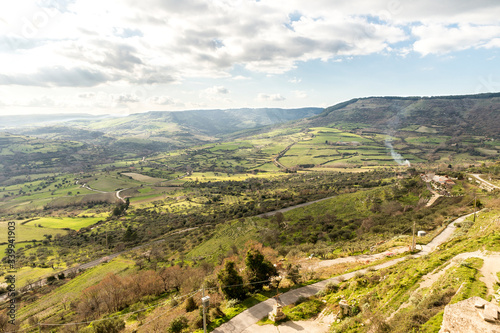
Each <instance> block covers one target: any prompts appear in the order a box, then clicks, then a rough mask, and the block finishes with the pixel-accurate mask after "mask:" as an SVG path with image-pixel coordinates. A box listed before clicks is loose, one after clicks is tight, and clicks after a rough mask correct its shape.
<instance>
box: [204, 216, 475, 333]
mask: <svg viewBox="0 0 500 333" xmlns="http://www.w3.org/2000/svg"><path fill="white" fill-rule="evenodd" d="M470 215H472V214H467V215H464V216H462V217H459V218H458V219H456V220H455V221H453V222H452V223H450V224H449V225H448V226H447V227H446V228H445V229H444V230H443V231H442V232H441V233H440V234H439V235H437V236H436V237H435V238H434V239H433V240H432V241H431V242H430V243H429V244H427V245H424V246H422V251H420V252H419V253H417V254H415V255H412V256H406V257H403V258H397V259H393V260H390V261H387V262H385V263H382V264H379V265H376V266H373V267H371V268H370V269H375V270H379V269H381V268H386V267H390V266H393V265H396V264H398V263H400V262H402V261H404V260H407V259H410V258H418V257H421V256H424V255H427V254H429V253H430V252H432V251H434V250H435V249H436V248H437V247H439V245H441V244H443V243H444V242H445V241H447V240H448V239H449V238H450V236H451V235H452V234H453V232H454V231H455V229H456V226H455V224H456V223H460V222H463V221H464V220H465V219H466V218H467V217H468V216H470ZM376 255H380V253H379V254H376ZM376 255H372V256H376ZM339 259H346V258H339ZM335 260H338V259H335ZM335 260H331V261H330V263H331V264H333V263H334V262H335V263H339V262H338V261H335ZM354 260H355V259H354ZM367 271H368V270H367V269H361V270H357V271H355V272H351V273H347V274H343V275H340V276H337V277H334V278H330V279H327V280H323V281H320V282H317V283H314V284H311V285H309V286H305V287H302V288H298V289H294V290H290V291H288V292H286V293H284V294H282V295H281V296H280V298H281V301H282V302H283V303H284V304H285V305H288V304H291V303H294V302H295V301H296V300H297V299H298V298H299V297H300V296H303V297H310V296H312V295H314V294H316V293H317V292H318V291H320V290H322V289H323V288H324V287H325V286H326V285H327V284H328V283H329V282H335V283H339V282H341V281H342V280H348V279H350V278H352V277H354V276H355V275H356V273H362V274H366V273H367ZM273 304H274V299H268V300H266V301H264V302H261V303H259V304H257V305H254V306H253V307H251V308H250V309H247V310H245V311H243V312H242V313H240V314H239V315H237V316H236V317H234V318H233V319H231V320H230V321H228V322H227V323H225V324H223V325H221V326H220V327H218V328H216V329H215V330H214V331H213V332H214V333H239V332H245V333H249V332H252V333H253V332H259V333H262V332H267V331H264V329H268V328H267V327H266V328H264V327H265V326H252V325H254V324H255V323H256V322H257V321H259V320H261V319H262V318H264V317H265V316H267V314H268V313H269V312H270V311H271V310H272V305H273ZM250 327H252V329H253V330H251V331H250V330H249V329H250ZM272 327H273V328H275V326H272ZM279 327H281V326H279ZM261 329H262V330H261ZM276 332H277V331H276ZM280 332H281V330H280ZM291 332H295V331H291ZM304 332H308V333H309V332H311V333H313V332H314V333H322V332H324V331H321V330H320V331H314V330H311V331H304Z"/></svg>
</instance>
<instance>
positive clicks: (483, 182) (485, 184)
mask: <svg viewBox="0 0 500 333" xmlns="http://www.w3.org/2000/svg"><path fill="white" fill-rule="evenodd" d="M470 175H471V176H473V177H474V178H476V179H477V180H479V182H480V183H481V185H482V186H483V187H485V188H486V190H488V191H492V190H494V189H500V187H498V186H496V185H493V184H492V183H490V182H488V181H486V180H484V179H483V178H481V175H480V174H478V173H471V174H470Z"/></svg>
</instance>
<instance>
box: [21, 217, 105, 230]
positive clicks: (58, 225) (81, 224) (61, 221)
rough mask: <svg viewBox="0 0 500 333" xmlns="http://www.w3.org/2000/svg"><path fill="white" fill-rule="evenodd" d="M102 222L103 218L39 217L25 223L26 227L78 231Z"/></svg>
mask: <svg viewBox="0 0 500 333" xmlns="http://www.w3.org/2000/svg"><path fill="white" fill-rule="evenodd" d="M101 220H103V217H41V218H37V219H35V220H33V221H30V222H28V223H26V224H25V225H26V226H33V227H35V226H42V227H43V228H50V229H62V228H69V229H73V230H80V229H81V228H86V227H88V226H90V225H93V224H96V223H97V222H98V221H101Z"/></svg>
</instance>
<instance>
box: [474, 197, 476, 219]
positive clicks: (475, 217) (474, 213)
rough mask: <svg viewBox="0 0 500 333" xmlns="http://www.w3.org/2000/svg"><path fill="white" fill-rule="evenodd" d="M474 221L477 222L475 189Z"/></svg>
mask: <svg viewBox="0 0 500 333" xmlns="http://www.w3.org/2000/svg"><path fill="white" fill-rule="evenodd" d="M474 223H476V191H474Z"/></svg>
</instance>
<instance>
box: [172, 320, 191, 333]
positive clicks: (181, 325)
mask: <svg viewBox="0 0 500 333" xmlns="http://www.w3.org/2000/svg"><path fill="white" fill-rule="evenodd" d="M185 328H188V320H187V319H186V317H184V316H181V317H178V318H175V319H174V320H172V322H171V323H170V326H168V328H167V332H168V333H180V332H182V330H183V329H185Z"/></svg>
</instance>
